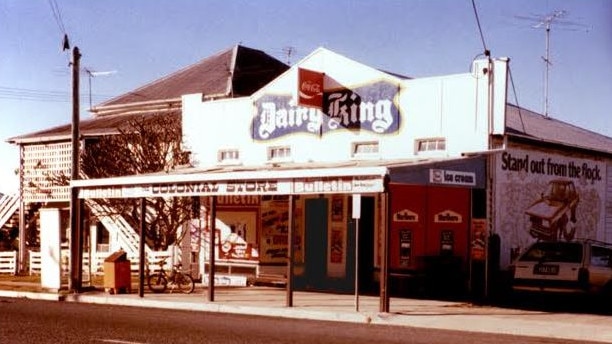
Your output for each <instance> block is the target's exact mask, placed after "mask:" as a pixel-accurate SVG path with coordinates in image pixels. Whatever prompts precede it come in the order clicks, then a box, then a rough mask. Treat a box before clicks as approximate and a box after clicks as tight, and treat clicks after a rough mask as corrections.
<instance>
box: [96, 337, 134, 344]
mask: <svg viewBox="0 0 612 344" xmlns="http://www.w3.org/2000/svg"><path fill="white" fill-rule="evenodd" d="M96 340H97V341H100V342H104V343H116V344H144V342H131V341H128V340H119V339H101V338H98V339H96Z"/></svg>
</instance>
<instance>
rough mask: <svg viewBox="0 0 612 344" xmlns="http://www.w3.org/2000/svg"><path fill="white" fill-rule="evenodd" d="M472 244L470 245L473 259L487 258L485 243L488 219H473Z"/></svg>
mask: <svg viewBox="0 0 612 344" xmlns="http://www.w3.org/2000/svg"><path fill="white" fill-rule="evenodd" d="M471 230H472V236H471V238H472V244H471V245H470V254H471V257H472V260H473V261H483V260H485V257H486V256H485V247H486V246H485V245H486V235H487V220H486V219H472V227H471Z"/></svg>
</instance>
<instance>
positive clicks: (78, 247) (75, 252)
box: [68, 47, 83, 293]
mask: <svg viewBox="0 0 612 344" xmlns="http://www.w3.org/2000/svg"><path fill="white" fill-rule="evenodd" d="M80 60H81V53H80V52H79V48H78V47H74V49H73V50H72V166H71V174H70V180H71V182H72V181H74V180H77V179H79V153H80V149H79V148H80V134H79V122H80V116H79V78H80V75H79V70H80V67H79V66H80ZM82 240H83V238H82V235H81V207H80V203H79V195H78V189H77V188H75V187H74V186H72V185H71V186H70V279H69V285H68V289H70V290H71V291H72V292H74V293H78V292H80V290H81V287H82V281H83V272H82V270H81V262H82V261H83V250H82V248H83V245H82Z"/></svg>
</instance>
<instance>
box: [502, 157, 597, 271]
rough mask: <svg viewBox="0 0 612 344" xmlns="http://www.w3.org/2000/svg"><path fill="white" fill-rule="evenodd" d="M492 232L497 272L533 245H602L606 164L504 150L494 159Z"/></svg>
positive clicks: (577, 158) (575, 158) (578, 158)
mask: <svg viewBox="0 0 612 344" xmlns="http://www.w3.org/2000/svg"><path fill="white" fill-rule="evenodd" d="M495 165H496V167H495V168H496V170H495V174H496V178H495V180H496V185H495V191H496V192H495V209H499V211H498V212H497V213H496V216H495V224H494V226H493V228H494V230H495V232H496V234H499V236H500V240H501V242H500V244H501V248H500V249H501V252H500V260H501V266H502V268H505V267H506V266H508V265H509V264H510V262H511V261H512V257H513V256H517V255H518V254H520V253H521V252H523V251H524V250H525V249H526V248H527V247H528V246H529V245H531V244H532V243H533V242H535V241H538V240H540V241H542V240H546V241H567V240H573V239H576V238H585V239H595V240H604V238H605V229H604V223H605V220H604V218H605V213H606V208H605V198H606V196H605V195H606V194H605V192H606V178H607V176H606V164H605V163H603V162H601V161H597V160H589V159H583V158H581V157H577V156H566V155H560V154H552V153H548V152H543V151H535V150H520V149H508V150H507V151H504V152H503V153H500V154H498V155H497V156H496V162H495Z"/></svg>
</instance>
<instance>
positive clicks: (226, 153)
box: [217, 149, 240, 163]
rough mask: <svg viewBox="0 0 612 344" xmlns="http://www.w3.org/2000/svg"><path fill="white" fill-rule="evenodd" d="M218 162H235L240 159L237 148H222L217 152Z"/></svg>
mask: <svg viewBox="0 0 612 344" xmlns="http://www.w3.org/2000/svg"><path fill="white" fill-rule="evenodd" d="M217 160H218V161H219V162H220V163H237V162H238V161H239V160H240V151H238V150H237V149H222V150H220V151H219V153H218V154H217Z"/></svg>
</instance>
